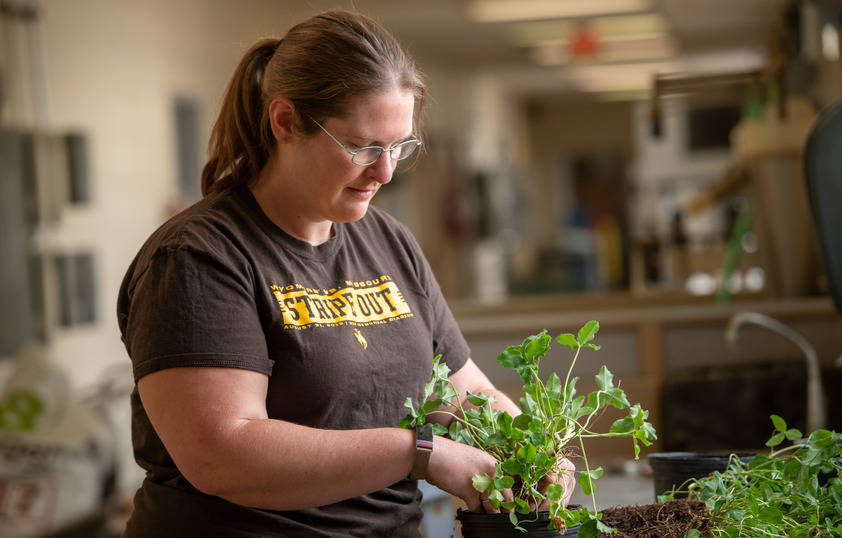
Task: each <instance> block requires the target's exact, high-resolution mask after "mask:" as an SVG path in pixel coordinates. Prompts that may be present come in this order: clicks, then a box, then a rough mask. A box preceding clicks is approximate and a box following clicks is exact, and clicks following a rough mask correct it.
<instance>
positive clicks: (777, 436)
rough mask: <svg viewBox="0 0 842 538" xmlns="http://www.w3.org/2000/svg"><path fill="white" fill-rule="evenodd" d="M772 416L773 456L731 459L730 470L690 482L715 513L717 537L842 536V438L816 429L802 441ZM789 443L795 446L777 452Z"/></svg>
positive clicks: (713, 532)
mask: <svg viewBox="0 0 842 538" xmlns="http://www.w3.org/2000/svg"><path fill="white" fill-rule="evenodd" d="M771 418H772V423H773V425H774V428H775V430H774V433H773V434H772V437H771V438H770V440H769V442H768V443H767V446H769V447H772V451H771V452H770V454H769V455H763V454H758V455H757V456H755V457H754V458H753V459H752V460H751V462H750V463H748V464H747V465H746V464H743V463H742V462H741V461H740V460H739V458H737V457H736V456H732V458H731V461H730V463H729V465H728V468H727V470H726V471H725V472H722V473H719V472H716V473H714V474H713V475H712V476H709V477H706V478H702V479H696V480H694V481H692V482H691V484H690V488H689V491H690V493H691V495H694V496H697V497H698V498H699V499H700V500H702V501H705V503H706V505H707V508H708V511H709V512H710V514H711V521H712V523H713V524H714V528H713V530H712V535H713V536H715V537H740V536H769V537H781V538H783V537H802V536H803V537H812V536H835V537H839V536H842V447H840V445H839V443H840V439H842V435H840V434H839V433H836V432H832V431H828V430H817V431H815V432H813V433H812V434H811V435H810V437H809V438H808V439H806V440H802V439H801V433H800V432H799V431H798V430H796V429H791V428H788V427H787V424H786V422H785V421H784V420H783V419H782V418H781V417H779V416H777V415H772V417H771ZM785 440H788V441H796V443H795V444H788V445H787V446H783V447H782V448H776V447H779V446H781V445H782V443H783V442H784V441H785ZM687 538H689V537H687Z"/></svg>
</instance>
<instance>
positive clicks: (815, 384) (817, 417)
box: [725, 312, 827, 435]
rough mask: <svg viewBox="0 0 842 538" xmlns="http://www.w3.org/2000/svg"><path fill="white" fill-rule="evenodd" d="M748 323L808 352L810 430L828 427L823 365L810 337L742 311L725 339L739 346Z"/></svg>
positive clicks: (734, 318)
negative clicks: (823, 385)
mask: <svg viewBox="0 0 842 538" xmlns="http://www.w3.org/2000/svg"><path fill="white" fill-rule="evenodd" d="M746 324H754V325H760V326H761V327H766V328H767V329H769V330H770V331H772V332H776V333H778V334H780V335H781V336H783V337H785V338H787V339H789V340H791V341H792V342H793V343H794V344H795V345H796V346H798V347H799V348H800V349H801V351H802V352H803V353H804V358H805V359H806V361H807V430H808V431H807V432H806V434H807V435H809V434H810V433H812V432H814V431H816V430H818V429H822V428H826V427H827V419H826V417H825V409H824V391H823V389H822V378H821V368H820V366H819V358H818V355H816V350H815V349H814V348H813V346H812V345H810V342H808V341H807V339H806V338H804V337H803V336H801V334H800V333H798V332H797V331H796V330H794V329H792V328H791V327H789V326H788V325H784V324H783V323H781V322H780V321H778V320H776V319H773V318H770V317H769V316H766V315H764V314H760V313H757V312H740V313H738V314H735V315H734V316H733V317H732V318H731V320H730V321H729V322H728V327H727V328H726V329H725V340H726V341H727V342H728V344H729V345H731V346H732V347H736V345H737V341H738V340H739V333H740V328H741V327H742V326H743V325H746Z"/></svg>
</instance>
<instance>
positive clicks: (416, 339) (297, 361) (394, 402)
mask: <svg viewBox="0 0 842 538" xmlns="http://www.w3.org/2000/svg"><path fill="white" fill-rule="evenodd" d="M334 229H335V232H336V233H335V236H334V237H333V238H332V239H331V240H329V241H328V242H326V243H324V244H322V245H319V246H312V245H310V244H308V243H306V242H303V241H300V240H298V239H295V238H293V237H291V236H290V235H288V234H286V233H285V232H283V231H282V230H281V229H279V228H278V227H277V226H275V225H274V224H273V223H272V222H271V221H270V220H269V219H268V218H267V217H266V216H265V214H264V213H263V212H262V210H261V209H260V206H259V205H258V204H257V202H256V200H255V199H254V197H253V196H252V195H251V193H250V191H249V190H248V189H241V190H237V191H234V192H228V193H226V192H223V193H215V194H212V195H209V196H207V197H205V198H204V199H203V200H201V201H200V202H198V203H196V204H195V205H194V206H192V207H190V208H188V209H186V210H185V211H183V212H182V213H180V214H178V215H176V216H175V217H173V218H172V219H170V220H169V221H168V222H167V223H165V224H164V225H163V226H162V227H161V228H159V229H158V230H157V231H156V232H155V233H154V234H153V235H152V236H151V237H150V238H149V240H148V241H147V243H146V244H145V245H144V246H143V248H142V249H141V250H140V252H139V253H138V255H137V257H136V258H135V260H134V261H133V262H132V265H131V266H130V268H129V270H128V272H127V274H126V277H125V279H124V281H123V285H122V286H121V289H120V294H119V298H118V320H119V324H120V330H121V333H122V337H123V341H124V343H125V345H126V349H127V351H128V353H129V356H130V357H131V359H132V363H133V367H134V375H135V379H136V380H137V379H140V378H141V377H143V376H144V375H147V374H149V373H152V372H155V371H158V370H162V369H165V368H174V367H182V366H224V367H231V368H246V369H251V370H255V371H258V372H263V373H265V374H267V375H268V376H269V387H268V395H267V399H266V406H267V410H268V413H269V417H270V418H274V419H281V420H286V421H290V422H295V423H298V424H303V425H307V426H312V427H317V428H326V429H360V428H375V427H395V426H397V424H398V422H399V421H400V419H401V418H402V417H403V416H404V415H405V414H406V412H407V409H406V408H405V407H404V401H405V399H406V398H407V397H409V396H411V397H412V398H413V399H414V400H415V401H419V399H420V398H421V397H422V396H423V386H424V383H425V382H426V381H427V380H428V379H429V378H430V375H431V373H432V359H433V357H434V356H435V355H438V354H441V355H442V356H443V357H444V360H445V361H446V362H447V363H448V365H449V366H450V368H451V371H454V372H455V371H457V370H458V369H459V368H461V367H462V366H463V365H464V363H465V361H466V360H467V358H468V356H469V349H468V346H467V344H466V342H465V340H464V338H463V337H462V335H461V333H460V331H459V328H458V326H457V324H456V322H455V320H454V319H453V316H452V314H451V313H450V310H449V309H448V307H447V305H446V303H445V301H444V298H443V297H442V294H441V290H440V289H439V286H438V284H437V282H436V280H435V278H434V276H433V274H432V271H431V270H430V267H429V265H428V264H427V262H426V260H425V258H424V256H423V254H422V252H421V250H420V248H419V246H418V244H417V243H416V241H415V239H414V238H413V237H412V234H411V233H410V232H409V231H408V230H407V229H406V227H405V226H403V225H402V224H400V223H399V222H397V221H396V220H395V219H393V218H392V217H390V216H389V215H387V214H386V213H384V212H383V211H381V210H379V209H377V208H375V207H370V208H369V210H368V212H367V213H366V215H365V217H363V218H362V219H360V220H358V221H355V222H351V223H346V224H335V225H334ZM132 408H133V413H132V417H133V418H132V421H133V423H132V432H133V433H132V437H133V445H134V451H135V458H136V460H137V462H138V464H139V465H140V466H141V467H142V468H144V469H145V470H146V471H147V478H146V480H145V481H144V483H143V485H142V486H141V489H140V490H139V491H138V494H137V495H136V498H135V511H134V514H133V516H132V518H131V520H130V521H129V525H128V530H127V533H126V536H156V537H157V536H179V537H183V536H202V537H207V536H237V537H244V536H417V534H418V523H419V519H420V515H421V514H420V508H419V498H420V496H419V493H418V491H417V485H416V483H415V482H413V481H408V480H402V481H401V482H398V483H397V484H394V485H392V486H391V487H389V488H386V489H383V490H380V491H377V492H373V493H371V494H368V495H364V496H361V497H358V498H354V499H349V500H346V501H342V502H339V503H335V504H332V505H329V506H321V507H317V508H313V509H308V510H300V511H294V512H277V511H270V510H259V509H254V508H248V507H243V506H239V505H236V504H233V503H230V502H227V501H225V500H223V499H221V498H218V497H213V496H208V495H205V494H202V493H200V492H199V491H197V490H196V489H195V488H193V487H192V486H191V485H190V484H189V483H188V482H187V480H186V479H185V478H184V477H183V476H182V475H181V473H180V472H179V471H178V469H177V468H176V467H175V465H174V464H173V461H172V459H171V458H170V456H169V454H168V453H167V451H166V449H165V448H164V446H163V444H162V443H161V441H160V439H159V438H158V436H157V434H156V433H155V431H154V429H153V428H152V426H151V424H150V422H149V419H148V417H147V415H146V412H145V411H144V409H143V406H142V404H141V402H140V399H139V397H138V396H137V391H136V390H135V392H134V394H133V395H132ZM278 457H283V454H279V455H278Z"/></svg>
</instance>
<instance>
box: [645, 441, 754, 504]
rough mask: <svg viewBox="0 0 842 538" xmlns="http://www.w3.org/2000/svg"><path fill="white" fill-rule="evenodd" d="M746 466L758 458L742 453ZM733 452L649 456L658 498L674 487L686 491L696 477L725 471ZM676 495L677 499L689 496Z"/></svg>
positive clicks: (741, 458) (666, 453)
mask: <svg viewBox="0 0 842 538" xmlns="http://www.w3.org/2000/svg"><path fill="white" fill-rule="evenodd" d="M736 456H737V457H739V458H740V460H741V461H742V462H743V463H748V462H750V461H751V460H752V459H754V456H755V454H749V453H738V454H736ZM730 459H731V454H730V453H716V452H660V453H657V454H650V455H649V466H650V467H652V479H653V481H654V482H655V499H657V498H658V495H663V494H664V493H666V492H668V491H672V490H673V489H674V488H681V489H685V490H686V485H685V482H687V481H688V480H692V479H694V478H704V477H706V476H709V475H710V474H711V473H713V472H714V471H719V472H723V471H725V470H726V469H727V468H728V462H729V461H730ZM686 496H687V494H686V491H685V492H684V493H680V492H676V494H675V497H676V498H679V497H686Z"/></svg>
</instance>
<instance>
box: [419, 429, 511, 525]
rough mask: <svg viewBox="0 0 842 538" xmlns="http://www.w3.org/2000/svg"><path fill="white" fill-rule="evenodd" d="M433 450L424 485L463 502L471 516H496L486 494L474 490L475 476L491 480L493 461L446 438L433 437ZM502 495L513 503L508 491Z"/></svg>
mask: <svg viewBox="0 0 842 538" xmlns="http://www.w3.org/2000/svg"><path fill="white" fill-rule="evenodd" d="M433 446H434V448H433V453H432V454H431V455H430V463H429V466H428V467H427V482H429V483H430V484H432V485H434V486H436V487H437V488H439V489H441V490H443V491H446V492H447V493H450V494H451V495H454V496H456V497H459V498H460V499H462V500H463V501H464V502H465V504H466V505H467V507H468V510H470V511H471V512H489V513H499V512H500V510H499V509H498V510H495V509H494V508H492V507H491V504H490V503H489V501H488V493H487V492H485V493H480V492H479V491H477V490H476V489H474V484H473V477H474V475H478V474H483V473H485V474H487V475H488V476H490V477H492V478H493V477H494V476H495V470H494V465H495V463H496V460H495V459H494V457H493V456H491V455H490V454H487V453H485V452H483V451H482V450H480V449H478V448H474V447H472V446H468V445H465V444H462V443H457V442H456V441H452V440H450V439H447V438H445V437H436V438H435V443H434V445H433ZM502 493H503V498H504V499H505V500H507V501H510V500H512V499H513V496H512V492H511V490H504V491H503V492H502ZM503 511H504V512H508V511H510V510H503Z"/></svg>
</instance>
